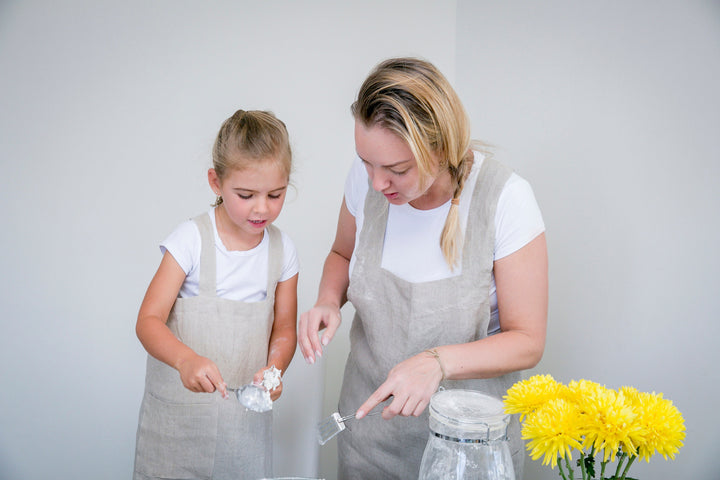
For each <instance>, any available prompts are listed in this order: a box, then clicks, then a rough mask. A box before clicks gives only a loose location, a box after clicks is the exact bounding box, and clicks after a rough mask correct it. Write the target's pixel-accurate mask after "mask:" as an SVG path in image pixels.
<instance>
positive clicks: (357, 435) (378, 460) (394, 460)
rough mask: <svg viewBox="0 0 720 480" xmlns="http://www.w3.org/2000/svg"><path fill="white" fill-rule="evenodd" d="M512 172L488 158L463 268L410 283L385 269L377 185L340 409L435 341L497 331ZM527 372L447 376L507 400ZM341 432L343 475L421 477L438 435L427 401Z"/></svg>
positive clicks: (361, 251)
mask: <svg viewBox="0 0 720 480" xmlns="http://www.w3.org/2000/svg"><path fill="white" fill-rule="evenodd" d="M510 174H511V170H510V169H508V168H507V167H504V166H502V165H501V164H499V163H498V162H497V161H495V160H493V159H489V158H486V159H485V160H484V161H483V164H482V166H481V171H480V172H479V176H478V180H477V183H476V185H475V189H474V192H473V195H472V199H471V200H470V201H471V204H470V214H469V215H468V221H467V226H466V233H465V240H464V248H463V252H462V273H461V274H460V275H458V276H454V277H451V278H446V279H441V280H435V281H429V282H422V283H410V282H407V281H405V280H403V279H400V278H398V277H397V276H395V275H393V274H392V273H390V272H388V271H387V270H384V269H382V268H381V260H382V251H383V240H384V236H385V227H386V224H387V217H388V202H387V201H386V199H385V198H384V197H383V196H382V195H381V194H380V193H378V192H376V191H375V190H374V189H372V188H369V191H368V195H367V198H366V200H365V206H364V214H365V219H364V222H363V226H362V230H361V232H360V238H359V241H358V245H357V246H356V249H355V253H356V257H357V258H356V263H355V266H354V269H353V273H352V276H351V281H350V286H349V288H348V298H349V300H350V301H351V302H352V304H353V306H354V307H355V310H356V314H355V318H354V319H353V324H352V327H351V329H350V354H349V356H348V361H347V364H346V366H345V374H344V379H343V386H342V390H341V393H340V405H339V411H340V412H341V413H342V414H343V415H347V414H349V413H352V412H354V411H355V410H357V408H358V407H359V406H360V405H361V403H362V402H364V401H365V400H366V399H367V398H368V397H369V396H370V395H371V394H372V393H373V392H374V391H375V390H376V389H377V388H378V387H379V386H380V384H382V383H383V382H384V381H385V379H386V378H387V375H388V373H389V371H390V370H391V369H392V368H393V367H394V366H395V365H397V364H398V363H400V362H402V361H403V360H405V359H407V358H409V357H411V356H413V355H416V354H418V353H420V352H423V351H424V350H426V349H429V348H433V347H437V346H441V345H450V344H459V343H467V342H472V341H474V340H478V339H481V338H484V337H486V336H487V328H488V323H489V321H490V300H489V294H490V284H491V283H490V282H491V275H492V269H493V251H494V244H495V210H496V207H497V201H498V197H499V195H500V193H501V191H502V189H503V186H504V185H505V183H506V181H507V179H508V178H509V176H510ZM519 379H520V373H519V372H515V373H510V374H506V375H503V376H501V377H497V378H492V379H485V380H463V381H448V380H446V381H443V382H442V383H441V385H442V386H443V387H445V388H446V389H451V388H464V389H472V390H479V391H482V392H484V393H486V394H489V395H494V396H496V397H498V398H502V396H503V395H504V394H505V393H506V391H507V389H508V388H509V387H510V386H512V384H513V383H515V381H517V380H519ZM348 429H349V430H350V431H349V432H346V433H344V434H343V435H339V436H338V455H339V477H340V478H341V479H345V480H347V479H361V480H366V479H401V480H407V479H414V478H417V477H418V473H419V470H420V461H421V460H422V455H423V451H424V449H425V445H426V443H427V440H428V434H429V427H428V413H427V409H425V411H424V412H423V414H422V415H421V416H419V417H401V416H397V417H394V418H393V419H391V420H383V419H382V417H380V416H370V417H366V418H363V419H362V420H359V421H353V420H351V421H349V422H348ZM508 434H509V437H510V450H511V453H512V456H513V462H514V466H515V471H516V475H517V478H518V479H520V478H521V477H522V470H521V468H522V463H523V461H524V452H523V451H522V450H523V449H522V441H521V439H520V425H519V423H518V419H517V418H513V419H512V421H511V423H510V427H509V430H508Z"/></svg>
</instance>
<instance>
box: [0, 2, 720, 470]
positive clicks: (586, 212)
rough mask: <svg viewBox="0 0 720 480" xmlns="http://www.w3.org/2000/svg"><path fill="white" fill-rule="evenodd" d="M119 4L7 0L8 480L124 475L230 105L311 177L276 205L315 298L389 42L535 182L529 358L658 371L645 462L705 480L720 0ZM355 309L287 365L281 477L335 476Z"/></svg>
mask: <svg viewBox="0 0 720 480" xmlns="http://www.w3.org/2000/svg"><path fill="white" fill-rule="evenodd" d="M105 3H106V4H105V5H99V4H98V2H91V1H80V0H74V1H68V2H63V5H60V4H58V3H57V2H41V1H24V2H20V1H5V2H3V3H1V4H0V71H1V72H2V73H1V74H0V107H1V108H0V162H1V163H0V165H2V175H0V202H1V204H2V205H3V208H4V211H5V215H4V218H5V222H4V225H3V227H2V228H0V247H2V250H3V251H4V252H5V253H4V254H3V255H2V257H0V268H2V271H3V272H4V275H3V277H2V279H1V280H0V282H1V283H0V292H2V293H1V294H0V295H2V297H0V301H1V304H2V306H3V312H2V313H1V314H0V322H1V323H0V327H2V330H1V331H2V335H1V336H0V364H1V365H2V366H3V368H2V369H0V385H1V386H2V388H3V394H2V395H0V479H3V480H4V479H13V480H14V479H21V478H22V479H28V480H34V479H45V478H56V479H71V478H72V479H76V478H105V479H114V478H117V479H123V478H129V476H130V472H131V469H132V456H133V451H134V440H135V428H136V422H137V410H138V407H139V402H140V398H141V395H142V384H143V376H144V361H145V354H144V351H143V349H142V347H141V346H140V344H139V342H138V341H137V339H136V338H135V335H134V330H133V329H134V321H135V315H136V313H137V308H138V306H139V303H140V301H141V299H142V295H143V294H144V290H145V288H146V286H147V283H148V281H149V280H150V277H151V276H152V274H153V272H154V270H155V268H156V267H157V264H158V261H159V253H158V249H157V243H158V242H159V241H160V240H161V239H162V238H163V237H164V236H165V235H166V234H167V233H168V232H169V231H170V230H171V229H172V228H173V227H174V226H175V225H176V224H177V223H178V222H180V221H182V220H184V219H185V218H188V217H189V216H191V215H193V214H195V213H198V212H200V211H202V210H204V209H205V208H207V205H208V204H209V202H211V201H212V196H211V194H210V193H211V192H210V190H209V188H208V187H207V183H206V181H205V179H204V178H205V171H206V169H207V167H208V166H209V161H210V160H209V150H210V146H211V144H212V140H213V137H214V135H215V133H216V131H217V128H218V127H219V125H220V123H221V122H222V120H223V119H224V118H226V117H227V116H228V115H230V114H231V113H232V111H234V109H236V108H239V107H242V108H269V109H272V110H274V111H275V113H276V114H277V115H278V116H279V117H280V118H281V119H283V120H284V121H285V122H286V123H287V125H288V128H289V130H290V134H291V137H292V141H293V147H294V152H295V160H296V172H295V175H294V183H295V184H296V185H297V188H296V190H297V191H296V194H292V193H291V195H290V196H289V199H288V202H287V204H286V207H285V210H284V212H283V214H282V216H281V217H280V219H279V220H278V225H279V226H280V227H281V228H283V229H285V230H286V231H287V232H288V233H289V234H290V235H291V236H292V237H293V238H294V240H295V242H296V244H297V247H298V250H299V252H300V255H301V276H300V288H299V306H300V309H301V310H305V309H307V308H309V307H310V306H311V305H312V303H313V302H314V296H315V292H316V289H317V283H318V280H319V275H320V270H321V267H322V261H323V260H324V257H325V254H326V252H327V250H328V248H329V246H330V243H331V241H332V236H333V234H334V229H335V220H336V217H337V211H338V206H339V202H340V199H341V196H342V182H343V179H344V176H345V173H346V171H347V168H348V165H349V159H350V157H351V156H352V153H353V144H352V119H351V118H350V115H349V110H348V109H349V104H350V103H351V101H352V98H353V96H354V94H355V92H356V90H357V88H358V87H359V85H360V83H361V81H362V79H363V78H364V76H365V75H366V74H367V72H368V71H369V69H370V68H371V67H372V65H374V64H375V63H376V62H377V61H379V60H380V59H382V58H385V57H389V56H393V55H419V56H423V57H426V58H428V59H430V60H431V61H433V62H435V63H436V64H437V65H438V66H439V67H440V68H441V69H442V70H443V71H444V72H445V73H446V74H447V75H448V76H449V77H450V78H451V79H452V80H454V81H455V83H456V85H457V86H458V90H459V92H460V94H461V96H462V98H463V99H464V100H465V102H466V106H467V107H468V110H469V111H470V114H471V117H472V118H473V121H474V126H475V129H474V130H475V134H476V136H477V137H480V138H482V139H485V140H488V141H491V142H493V143H495V144H496V145H498V147H499V149H498V157H499V158H501V160H504V161H506V163H508V164H510V165H511V166H513V167H514V168H516V169H517V170H518V171H519V173H521V174H522V175H524V176H526V177H527V178H528V179H529V180H530V181H531V183H532V184H533V186H534V188H535V192H536V194H537V196H538V199H539V201H540V204H541V207H542V209H543V213H544V216H545V220H546V223H547V227H548V241H549V248H550V256H551V305H550V327H549V338H548V348H547V352H546V355H545V358H544V360H543V362H542V363H541V364H540V365H539V367H538V369H537V371H541V372H544V373H545V372H547V373H552V374H553V375H555V376H556V378H558V379H560V380H563V381H566V380H569V379H572V378H580V377H585V378H591V379H593V380H596V381H600V382H603V383H607V384H608V385H609V386H613V387H616V386H620V385H621V384H632V385H635V386H637V387H638V388H640V389H645V390H657V391H663V392H664V393H665V395H666V396H667V397H669V398H671V399H673V400H674V401H675V403H676V404H677V405H678V407H679V408H680V409H681V411H682V412H683V413H684V415H685V418H686V422H687V425H688V440H687V442H686V443H687V445H686V447H685V448H684V449H683V450H681V452H680V455H679V456H678V458H677V460H676V461H674V462H665V461H663V460H662V459H659V460H658V459H655V460H653V463H651V464H650V466H649V467H646V466H645V465H641V466H639V467H634V468H638V470H637V472H643V478H644V477H648V478H683V477H684V478H715V477H713V474H714V473H713V472H714V470H713V469H712V466H711V465H712V462H711V460H712V457H711V455H712V454H713V453H714V451H713V445H714V443H713V438H712V437H711V433H712V432H713V431H714V430H715V429H717V427H718V426H720V425H719V423H720V422H718V415H717V413H715V412H714V410H713V406H714V403H716V402H714V399H716V398H717V396H718V387H717V383H718V382H717V380H718V374H717V370H716V369H714V366H715V365H716V364H717V361H718V360H719V359H720V358H719V357H718V354H717V353H715V350H716V349H714V348H713V345H712V343H711V342H713V340H714V339H716V338H718V333H720V332H719V331H718V326H717V325H718V324H717V322H716V321H715V320H716V319H717V317H718V312H719V311H720V303H719V300H718V298H717V296H716V292H717V291H718V281H717V279H716V277H715V276H714V275H712V273H714V272H716V271H718V269H719V267H720V261H719V258H720V257H719V255H718V253H717V252H716V251H715V249H714V247H715V245H717V244H718V240H720V238H719V237H720V228H719V226H718V220H717V213H716V211H717V207H718V206H720V197H719V196H718V193H717V191H716V190H714V189H713V188H712V187H713V185H712V184H711V182H713V181H714V180H716V179H717V178H718V173H720V172H718V170H719V168H720V167H719V166H718V165H719V163H718V160H719V158H718V157H719V156H720V155H718V154H719V153H720V152H719V150H718V146H717V143H716V142H715V141H714V140H713V138H714V137H716V136H717V132H718V131H720V128H719V127H720V119H719V117H718V112H720V94H718V91H717V88H716V86H715V83H716V79H717V78H718V74H719V73H720V71H719V70H720V65H719V62H720V55H718V53H720V28H719V27H720V8H719V7H718V5H717V2H709V1H706V2H703V1H700V0H694V1H690V2H684V3H683V4H682V6H680V4H679V3H675V2H673V3H670V2H660V3H658V2H649V1H646V2H634V3H632V5H626V4H625V3H623V2H614V3H613V4H612V5H611V6H607V7H605V8H602V7H601V6H600V4H596V3H595V2H573V1H569V0H565V1H552V2H543V4H542V6H539V4H536V3H535V2H471V1H459V2H444V1H429V0H428V1H423V2H417V1H412V0H405V1H393V2H385V1H382V0H374V1H363V2H352V3H350V4H347V3H337V2H331V1H314V2H292V1H267V2H249V1H245V2H238V1H224V2H212V3H210V4H208V3H202V2H188V1H184V2H183V1H180V2H178V1H172V2H171V1H169V0H159V1H154V2H140V1H134V2H123V3H117V4H115V5H112V4H109V3H107V2H105ZM580 5H585V6H584V7H583V6H580ZM344 313H345V316H346V319H347V321H346V322H345V324H344V326H343V331H342V332H341V334H340V335H339V337H338V339H337V340H336V342H334V343H333V344H332V345H331V346H330V348H329V349H328V351H327V353H326V355H325V358H324V359H323V361H322V362H321V365H319V366H318V365H316V366H314V367H310V366H306V365H305V364H304V362H303V361H302V359H301V358H300V357H299V356H298V357H296V360H295V362H294V363H293V364H292V366H291V368H290V369H289V371H288V373H287V376H286V391H285V394H284V395H283V397H282V399H281V401H280V402H278V404H277V406H276V436H275V439H276V446H275V452H276V462H275V463H276V469H275V473H276V474H278V475H280V474H283V475H290V474H294V475H314V474H316V473H317V474H319V475H322V476H325V477H327V478H328V479H331V478H334V468H335V467H334V465H335V461H334V442H331V443H330V444H328V445H327V446H325V447H323V448H322V449H318V448H317V446H316V444H315V441H314V435H313V431H312V428H313V425H314V424H315V422H316V421H317V420H318V419H319V418H320V416H321V415H327V414H329V413H330V412H331V411H333V409H334V408H335V407H336V405H337V392H338V390H339V379H340V376H341V373H342V366H343V365H342V364H343V362H344V359H345V356H346V354H347V339H346V335H343V333H345V334H346V333H347V329H348V327H349V322H350V316H351V314H352V311H351V308H350V307H348V308H346V310H345V311H344ZM708 400H709V401H708ZM318 459H319V460H320V465H319V467H318ZM529 468H530V471H531V472H533V471H534V472H535V473H534V475H533V476H532V477H530V478H538V479H540V478H547V479H550V478H555V476H556V475H557V472H550V471H549V470H548V469H540V468H539V467H537V464H536V463H533V464H531V465H530V467H529ZM533 469H534V470H533ZM645 472H647V473H645ZM659 472H673V473H674V474H672V475H671V474H669V473H667V474H664V473H659ZM680 472H682V474H680ZM636 476H640V475H639V474H638V475H636Z"/></svg>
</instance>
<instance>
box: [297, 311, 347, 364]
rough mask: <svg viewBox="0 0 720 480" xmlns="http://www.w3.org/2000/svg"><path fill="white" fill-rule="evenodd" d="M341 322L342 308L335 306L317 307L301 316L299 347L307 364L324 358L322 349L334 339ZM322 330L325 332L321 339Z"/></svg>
mask: <svg viewBox="0 0 720 480" xmlns="http://www.w3.org/2000/svg"><path fill="white" fill-rule="evenodd" d="M341 322H342V316H341V315H340V308H338V307H337V306H333V305H315V307H313V308H312V309H310V310H309V311H307V312H305V313H303V314H302V315H300V322H299V323H298V345H300V351H301V352H302V354H303V357H305V361H306V362H308V363H310V364H313V363H315V357H316V356H318V357H322V348H323V347H324V346H327V344H328V343H330V340H332V339H333V337H334V336H335V332H336V331H337V329H338V327H340V323H341ZM322 329H325V332H324V333H323V335H322V339H320V336H319V333H320V330H322Z"/></svg>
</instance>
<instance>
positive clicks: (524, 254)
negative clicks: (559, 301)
mask: <svg viewBox="0 0 720 480" xmlns="http://www.w3.org/2000/svg"><path fill="white" fill-rule="evenodd" d="M494 273H495V285H496V287H497V298H498V313H499V317H500V329H501V332H500V333H498V334H496V335H492V336H489V337H486V338H483V339H482V340H477V341H475V342H470V343H464V344H458V345H444V346H439V347H437V348H436V349H435V351H436V352H437V353H438V356H439V358H438V359H436V358H434V357H433V356H432V355H429V354H428V353H425V352H423V353H420V354H418V355H415V356H414V357H411V358H409V359H407V360H405V361H404V362H401V363H399V364H398V365H396V366H395V367H394V368H393V369H392V370H391V371H390V373H389V374H388V377H387V380H386V381H385V382H384V383H383V384H382V385H381V386H380V387H379V388H378V389H377V390H376V391H375V392H374V393H373V394H372V395H371V396H370V397H369V398H368V400H367V401H366V402H365V403H364V404H363V405H362V406H361V407H360V409H359V410H358V412H357V416H358V418H361V417H362V416H364V415H365V414H366V413H367V412H369V411H370V410H372V409H373V408H374V407H375V406H377V405H378V404H379V403H380V402H382V401H384V400H385V399H386V398H387V397H388V396H390V395H393V396H394V397H395V398H394V399H393V402H392V403H391V404H390V405H388V406H387V407H386V408H385V411H384V413H383V417H385V418H392V417H393V416H395V415H404V416H409V415H420V413H422V411H423V410H425V407H427V405H428V403H429V402H430V396H432V394H433V393H434V392H435V391H436V390H437V388H438V385H439V384H440V381H441V379H442V378H443V374H444V375H445V377H444V378H445V379H446V380H447V379H449V380H464V379H473V378H492V377H497V376H500V375H503V374H506V373H509V372H514V371H517V370H524V369H527V368H532V367H534V366H535V365H537V363H538V362H539V361H540V358H541V357H542V354H543V350H544V349H545V330H546V324H547V304H548V260H547V246H546V242H545V234H541V235H539V236H538V237H536V238H535V239H534V240H532V241H531V242H530V243H528V244H527V245H525V246H524V247H523V248H521V249H520V250H518V251H517V252H515V253H513V254H511V255H508V256H507V257H504V258H502V259H500V260H497V261H496V262H495V264H494ZM438 360H439V362H438ZM441 364H442V368H441V367H440V365H441ZM443 370H444V371H443Z"/></svg>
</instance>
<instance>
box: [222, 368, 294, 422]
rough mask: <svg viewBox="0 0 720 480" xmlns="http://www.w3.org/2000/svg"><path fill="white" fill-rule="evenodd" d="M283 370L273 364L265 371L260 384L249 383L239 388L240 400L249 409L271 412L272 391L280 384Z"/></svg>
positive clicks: (238, 395) (238, 396)
mask: <svg viewBox="0 0 720 480" xmlns="http://www.w3.org/2000/svg"><path fill="white" fill-rule="evenodd" d="M281 373H282V372H281V371H280V370H278V369H277V368H275V365H273V366H271V367H270V368H268V369H267V370H265V371H264V372H263V379H262V382H260V385H255V384H254V383H249V384H247V385H243V386H242V387H240V388H238V389H237V398H238V401H239V402H240V403H241V404H242V405H243V406H244V407H245V408H247V409H248V410H252V411H254V412H260V413H262V412H269V411H270V410H272V404H273V402H272V399H271V398H270V392H271V391H272V390H275V389H276V388H277V387H278V386H279V385H280V374H281ZM229 390H234V389H229Z"/></svg>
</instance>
